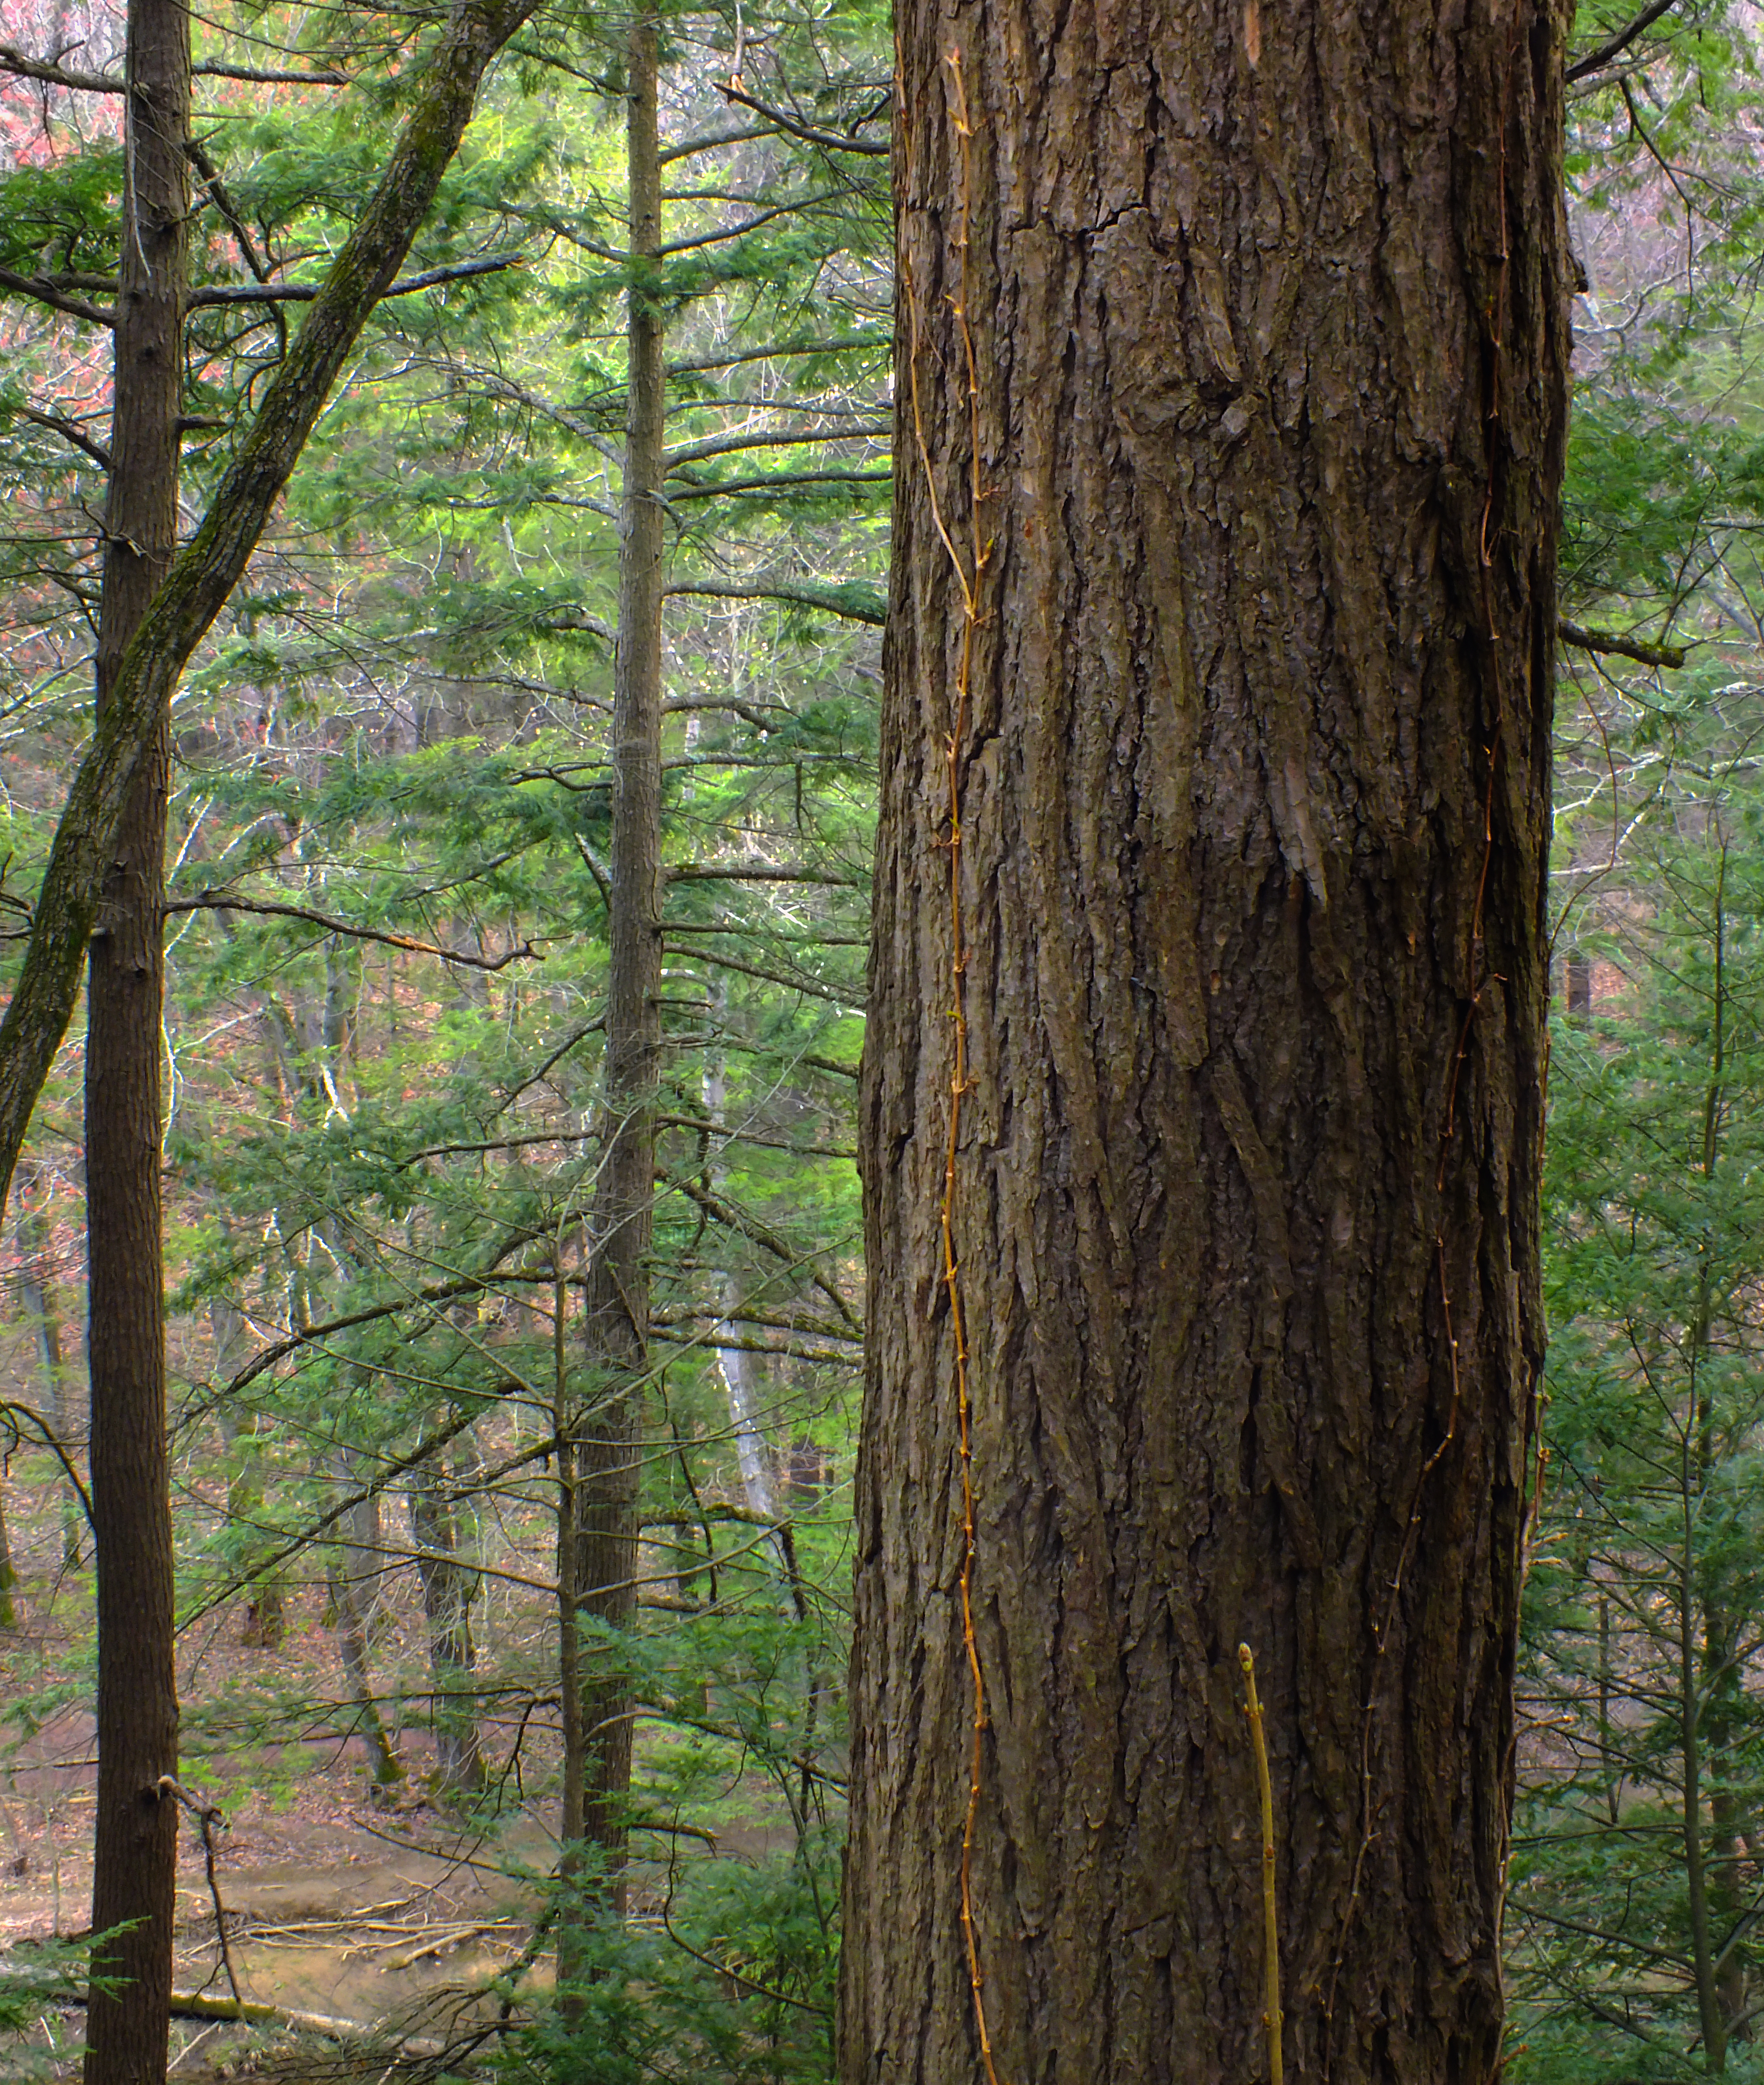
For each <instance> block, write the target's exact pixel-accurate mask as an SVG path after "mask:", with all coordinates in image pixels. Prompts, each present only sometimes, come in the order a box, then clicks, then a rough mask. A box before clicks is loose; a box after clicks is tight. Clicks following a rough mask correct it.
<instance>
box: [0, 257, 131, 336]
mask: <svg viewBox="0 0 1764 2085" xmlns="http://www.w3.org/2000/svg"><path fill="white" fill-rule="evenodd" d="M0 290H9V291H11V293H12V295H14V296H15V297H29V298H31V299H32V300H33V302H35V303H36V304H47V305H48V306H49V309H50V310H51V311H52V312H66V313H67V315H68V316H69V317H70V318H75V319H84V320H85V321H86V322H87V324H88V325H101V326H112V327H113V326H114V325H116V323H117V314H116V313H115V312H107V311H105V310H104V309H103V308H101V307H100V305H97V304H87V302H86V300H85V299H84V298H83V297H70V296H69V295H67V294H66V291H62V290H57V288H56V287H55V285H54V284H53V282H50V281H49V278H48V277H47V276H45V275H15V274H13V272H12V270H11V269H10V268H0Z"/></svg>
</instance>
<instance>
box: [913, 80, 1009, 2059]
mask: <svg viewBox="0 0 1764 2085" xmlns="http://www.w3.org/2000/svg"><path fill="white" fill-rule="evenodd" d="M943 62H944V65H945V66H947V67H948V74H949V80H948V94H949V106H950V122H951V126H952V129H953V130H954V132H955V134H956V138H958V139H959V140H960V192H959V194H958V197H957V200H956V234H955V239H954V242H953V244H954V250H955V253H956V271H957V272H956V281H957V287H956V291H955V292H954V294H952V295H948V299H947V301H948V304H949V307H950V312H951V316H952V319H953V321H954V323H955V328H956V337H957V338H958V340H959V341H960V347H961V365H962V367H961V374H962V377H963V380H964V381H965V384H966V387H967V410H968V446H969V459H968V509H969V512H968V536H969V541H968V546H967V550H966V554H965V555H964V553H963V551H962V550H961V549H960V546H958V543H957V541H956V535H955V533H952V530H951V529H950V527H949V526H948V523H947V522H946V521H945V520H944V516H943V503H942V501H941V499H939V495H938V490H937V473H936V472H935V469H934V468H933V465H932V461H931V450H930V446H929V444H928V443H927V440H926V435H925V417H924V412H923V408H922V401H921V397H920V391H919V363H920V360H921V359H922V357H921V349H922V342H923V324H924V313H923V310H922V306H921V304H920V300H919V295H918V285H917V283H916V282H915V281H914V276H913V270H912V265H911V260H910V256H909V254H908V253H907V252H906V250H905V243H904V241H903V244H902V248H901V291H902V294H903V295H904V296H905V299H906V308H907V313H908V325H909V329H910V351H909V354H908V356H907V369H908V379H909V384H910V394H911V400H912V410H913V434H914V442H915V444H916V446H917V448H918V459H919V465H920V468H921V469H922V470H923V472H924V474H925V486H926V491H927V498H928V499H929V502H930V505H931V519H932V520H933V521H934V522H935V525H936V529H937V533H938V537H939V540H940V541H941V542H942V544H943V550H944V552H945V554H947V556H948V560H949V566H950V570H951V571H952V573H953V574H954V575H955V580H956V587H957V588H958V590H959V592H960V597H961V614H962V623H961V643H960V650H959V652H958V653H957V656H956V673H955V679H954V684H953V686H952V688H951V690H950V699H949V704H948V724H947V728H945V730H944V733H943V761H944V771H945V778H946V779H945V788H946V793H945V798H944V807H943V817H944V819H945V821H946V823H947V830H946V831H945V834H944V835H943V839H941V840H940V841H939V843H938V844H939V846H940V847H942V848H943V849H944V850H945V851H947V853H948V857H949V949H950V953H949V991H950V1003H949V1009H948V1012H949V1018H950V1024H951V1033H952V1050H951V1061H950V1076H949V1123H948V1135H947V1136H946V1139H945V1141H944V1147H943V1196H942V1201H941V1204H940V1208H939V1227H940V1231H941V1236H942V1253H943V1272H942V1280H943V1290H944V1293H945V1294H946V1296H947V1297H948V1302H949V1330H950V1343H951V1345H952V1349H953V1362H952V1370H953V1377H954V1382H953V1389H954V1395H955V1402H956V1441H957V1446H958V1451H959V1458H960V1470H961V1518H962V1555H961V1584H960V1604H961V1636H962V1645H963V1649H964V1650H965V1653H966V1655H967V1659H968V1670H969V1676H970V1677H971V1679H972V1680H973V1751H972V1752H971V1754H970V1756H969V1769H968V1801H967V1807H966V1810H965V1814H964V1815H963V1819H962V1831H961V1876H960V1880H961V1930H962V1939H963V1943H964V1945H965V1947H966V1950H967V1956H968V1981H969V1989H971V1991H972V1993H973V2009H974V2028H975V2032H976V2033H977V2036H978V2037H979V2041H980V2059H981V2062H982V2066H983V2067H984V2069H985V2071H986V2085H999V2073H998V2069H997V2066H996V2064H995V2062H994V2057H993V2053H992V2035H991V2031H990V2028H989V2027H988V2025H987V2021H986V1997H985V1982H986V1979H985V1977H984V1974H983V1972H982V1967H981V1960H980V1941H979V1935H978V1934H977V1931H976V1929H975V1924H974V1906H973V1854H974V1837H975V1828H976V1825H977V1822H978V1819H979V1815H980V1798H981V1794H982V1786H983V1776H984V1772H985V1766H986V1721H987V1715H986V1674H985V1671H984V1669H983V1667H982V1665H981V1662H980V1645H979V1641H978V1639H977V1637H976V1636H975V1634H974V1613H973V1580H974V1559H975V1552H976V1546H977V1545H976V1540H975V1519H974V1458H973V1406H972V1401H971V1399H970V1395H969V1374H968V1363H969V1351H968V1322H967V1318H966V1314H965V1311H964V1309H963V1305H962V1291H961V1263H960V1259H959V1258H958V1256H957V1254H956V1198H957V1178H956V1155H957V1153H958V1151H959V1150H960V1144H961V1128H962V1102H963V1101H964V1100H965V1098H966V1097H967V1095H968V1093H969V1092H970V1091H971V1090H972V1087H973V1081H972V1080H971V1079H970V1077H969V1072H968V993H967V979H966V973H967V968H968V939H967V924H966V919H965V914H964V912H963V909H962V878H961V849H962V749H963V746H964V744H965V741H966V738H967V736H968V720H969V708H970V703H971V698H972V690H973V664H974V640H975V639H976V637H977V635H978V633H979V631H980V628H981V626H982V623H983V622H984V621H985V620H986V618H985V614H984V613H983V611H982V606H981V592H982V585H983V584H984V581H985V578H986V567H987V564H988V563H989V561H990V558H991V554H992V545H991V541H990V539H989V538H988V537H987V535H986V524H985V514H984V507H985V502H986V486H985V483H984V481H983V478H982V472H981V465H980V384H979V376H978V371H977V360H976V357H975V354H974V342H973V332H972V330H971V329H970V328H969V321H968V289H969V266H968V231H969V215H970V210H971V205H972V196H973V134H974V133H973V122H972V121H971V120H970V118H969V111H968V94H967V88H966V86H965V82H964V80H963V77H962V66H961V53H960V51H959V50H957V49H953V48H952V49H950V50H948V51H947V52H945V53H944V56H943ZM901 76H902V75H901V69H900V67H899V66H898V65H897V67H896V77H897V79H899V78H901ZM905 124H906V110H905V104H904V95H903V97H902V107H901V125H902V135H903V138H904V136H905ZM957 527H958V528H959V527H960V524H959V523H958V524H957Z"/></svg>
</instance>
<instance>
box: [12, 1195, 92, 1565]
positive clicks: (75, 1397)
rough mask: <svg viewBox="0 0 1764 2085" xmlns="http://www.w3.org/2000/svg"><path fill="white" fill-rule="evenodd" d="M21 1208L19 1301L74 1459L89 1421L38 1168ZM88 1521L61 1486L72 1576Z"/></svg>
mask: <svg viewBox="0 0 1764 2085" xmlns="http://www.w3.org/2000/svg"><path fill="white" fill-rule="evenodd" d="M22 1186H23V1192H22V1194H21V1195H20V1199H19V1222H18V1240H19V1268H20V1272H19V1301H20V1302H22V1303H23V1306H24V1308H25V1311H26V1314H27V1315H28V1316H29V1317H30V1318H32V1319H34V1320H35V1321H36V1342H37V1352H38V1353H39V1354H40V1356H41V1357H42V1361H43V1379H44V1384H45V1387H46V1388H47V1390H48V1391H49V1412H50V1414H51V1416H53V1420H54V1423H55V1437H56V1438H57V1440H58V1441H59V1442H61V1449H62V1451H63V1453H64V1454H66V1455H67V1456H68V1457H69V1458H70V1459H72V1458H74V1457H75V1456H77V1455H78V1454H79V1452H80V1450H82V1449H83V1447H84V1446H86V1433H87V1415H86V1413H85V1412H83V1410H82V1409H81V1404H82V1399H81V1397H80V1385H79V1371H78V1369H75V1368H74V1367H73V1366H72V1365H70V1363H69V1361H68V1360H67V1357H66V1341H65V1340H64V1339H63V1338H62V1329H63V1327H62V1318H61V1294H60V1291H59V1289H58V1288H57V1284H56V1280H55V1268H54V1264H53V1261H52V1260H51V1259H50V1257H49V1215H48V1212H47V1210H46V1208H45V1206H44V1204H43V1203H42V1202H41V1201H40V1200H38V1195H39V1194H40V1191H42V1189H43V1182H42V1180H41V1178H40V1177H39V1176H38V1174H37V1172H36V1168H34V1167H33V1168H32V1170H31V1177H30V1178H28V1179H27V1180H25V1181H24V1182H23V1183H22ZM85 1538H86V1517H85V1512H84V1509H83V1507H82V1506H81V1504H80V1500H79V1494H78V1492H77V1491H76V1490H75V1489H74V1486H73V1485H72V1484H71V1483H70V1482H69V1481H67V1480H66V1478H65V1476H64V1478H63V1480H62V1482H61V1563H62V1565H63V1567H64V1568H65V1569H67V1570H70V1571H77V1570H78V1569H79V1560H80V1553H81V1551H82V1550H83V1548H84V1546H85Z"/></svg>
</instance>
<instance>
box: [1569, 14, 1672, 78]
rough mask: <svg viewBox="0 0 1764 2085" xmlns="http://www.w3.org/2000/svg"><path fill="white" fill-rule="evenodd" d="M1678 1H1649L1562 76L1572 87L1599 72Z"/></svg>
mask: <svg viewBox="0 0 1764 2085" xmlns="http://www.w3.org/2000/svg"><path fill="white" fill-rule="evenodd" d="M1677 4H1678V0H1651V4H1650V5H1649V6H1646V7H1644V8H1643V10H1642V11H1641V12H1640V14H1639V15H1637V16H1636V17H1635V20H1634V21H1633V22H1630V23H1628V24H1627V25H1626V27H1625V28H1621V29H1619V30H1618V32H1617V33H1616V34H1615V36H1607V37H1606V38H1605V41H1604V42H1603V43H1602V44H1595V45H1593V47H1592V49H1591V50H1589V51H1588V53H1587V54H1586V56H1585V57H1584V58H1576V59H1575V62H1574V63H1573V64H1572V65H1571V66H1569V68H1568V70H1567V73H1566V74H1565V75H1564V77H1565V78H1566V79H1567V83H1568V85H1569V86H1570V87H1572V86H1573V84H1574V83H1575V81H1576V80H1577V79H1586V78H1587V76H1588V74H1591V73H1595V72H1601V71H1602V70H1604V68H1605V66H1608V65H1609V63H1610V62H1611V61H1612V59H1613V58H1614V57H1618V55H1619V54H1620V53H1622V52H1624V51H1626V50H1627V49H1629V47H1630V45H1631V44H1633V43H1634V42H1635V39H1636V38H1637V37H1638V36H1640V35H1641V34H1642V33H1643V31H1644V30H1647V29H1651V28H1652V27H1653V26H1654V24H1655V23H1656V22H1657V21H1658V20H1659V19H1660V16H1661V15H1669V14H1670V13H1671V12H1672V11H1673V8H1674V7H1676V6H1677Z"/></svg>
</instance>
